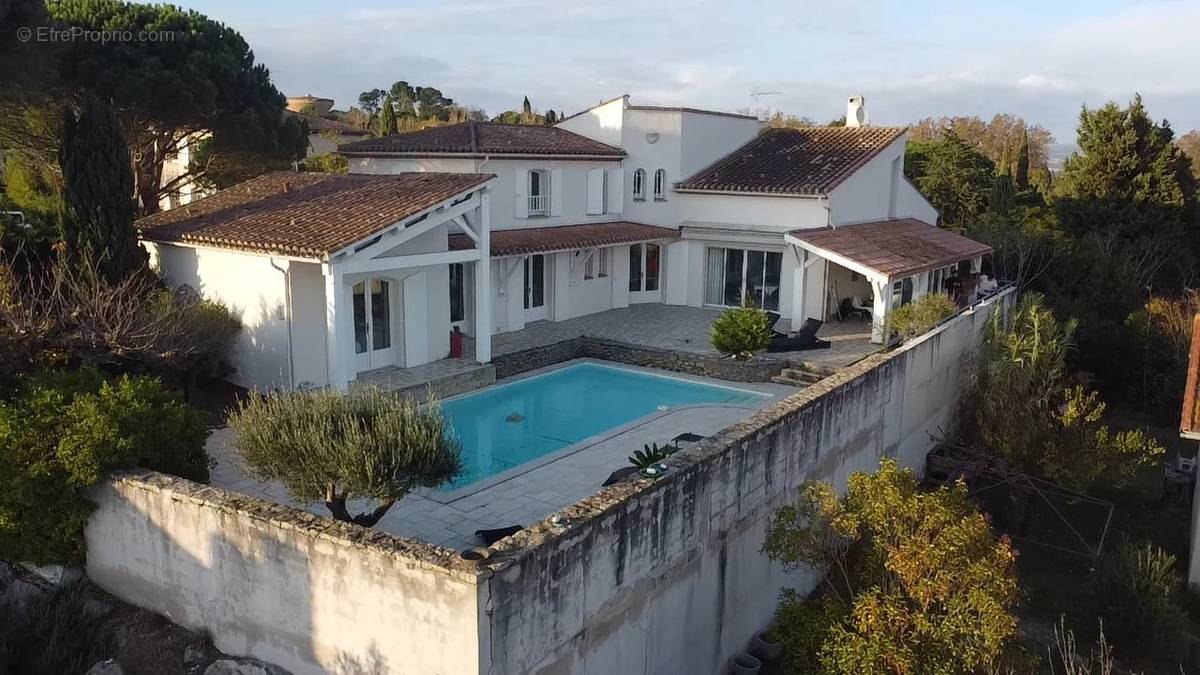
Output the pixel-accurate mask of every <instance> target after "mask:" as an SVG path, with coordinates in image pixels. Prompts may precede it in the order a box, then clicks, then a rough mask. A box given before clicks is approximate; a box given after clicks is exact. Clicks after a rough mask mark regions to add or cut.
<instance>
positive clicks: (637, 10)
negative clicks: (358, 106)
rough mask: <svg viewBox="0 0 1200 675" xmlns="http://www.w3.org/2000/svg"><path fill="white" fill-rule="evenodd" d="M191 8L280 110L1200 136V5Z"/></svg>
mask: <svg viewBox="0 0 1200 675" xmlns="http://www.w3.org/2000/svg"><path fill="white" fill-rule="evenodd" d="M177 1H178V0H177ZM180 4H182V5H184V6H186V7H189V8H192V9H196V10H198V11H200V12H202V13H204V14H206V15H208V16H209V17H211V18H213V19H216V20H219V21H222V22H224V23H226V24H228V25H230V26H232V27H233V28H235V29H237V30H238V31H239V32H241V34H242V35H243V36H244V37H245V38H246V40H247V41H248V42H249V43H250V46H251V47H252V48H253V49H254V51H255V54H256V56H257V58H258V60H259V61H260V62H262V63H265V64H266V65H267V67H268V68H270V70H271V74H272V79H273V80H274V82H275V84H276V86H277V87H278V88H279V89H280V90H281V91H283V93H285V94H287V95H289V96H294V95H303V94H313V95H315V96H324V97H328V98H332V99H334V100H335V105H336V107H338V108H341V109H345V108H347V107H349V106H350V105H352V104H354V103H355V102H356V101H357V99H358V94H359V93H360V92H362V91H365V90H368V89H372V88H376V87H379V88H384V89H386V88H387V87H388V86H390V84H391V83H392V82H394V81H396V80H406V81H408V82H409V83H410V84H414V85H417V84H420V85H427V86H434V87H437V88H438V89H440V90H441V91H442V93H443V94H445V95H446V96H449V97H450V98H453V99H455V101H457V102H459V103H463V104H467V105H472V106H479V107H482V108H484V109H485V110H487V111H488V112H489V113H490V114H496V113H499V112H502V111H504V110H508V109H514V108H519V106H520V104H521V98H522V96H528V97H529V99H530V101H531V102H532V103H533V106H534V107H535V108H536V109H539V110H546V109H554V110H556V111H560V112H562V111H566V112H568V113H572V112H578V111H579V110H582V109H585V108H587V107H589V106H591V105H594V104H595V103H597V102H599V101H601V100H603V99H608V98H612V97H614V96H619V95H621V94H629V95H630V100H631V101H632V102H633V103H635V104H645V105H651V104H653V105H685V106H691V107H698V108H714V109H719V110H737V109H742V108H751V109H756V110H757V109H762V108H770V109H773V110H782V111H785V112H787V113H791V114H796V115H805V116H808V117H811V118H813V119H816V120H818V121H821V122H824V121H827V120H829V119H832V118H834V117H838V116H840V115H841V114H843V113H844V112H845V101H846V98H847V96H849V95H851V94H862V95H863V96H865V97H866V105H867V109H868V112H869V114H870V118H871V122H872V123H875V124H907V123H910V122H913V121H916V120H918V119H921V118H923V117H929V116H940V115H980V116H983V117H990V116H991V115H993V114H995V113H999V112H1007V113H1013V114H1016V115H1020V116H1021V117H1024V118H1025V119H1026V120H1028V121H1030V122H1032V123H1036V124H1040V125H1042V126H1044V127H1046V128H1048V129H1049V130H1050V131H1051V132H1052V133H1053V134H1054V135H1055V137H1056V140H1057V141H1058V142H1061V143H1070V142H1072V141H1073V140H1074V137H1075V126H1076V123H1077V121H1078V117H1079V111H1080V107H1081V106H1082V105H1088V106H1093V107H1094V106H1097V105H1101V104H1103V103H1104V102H1106V101H1109V100H1115V101H1118V102H1120V103H1124V102H1126V101H1128V100H1130V99H1131V98H1132V97H1133V96H1134V94H1135V93H1139V92H1140V93H1141V94H1142V97H1143V100H1144V101H1145V102H1146V105H1147V107H1148V109H1149V111H1150V114H1151V116H1152V117H1154V118H1157V119H1164V118H1165V119H1167V120H1169V121H1170V122H1171V124H1172V126H1173V127H1174V128H1175V130H1176V132H1177V133H1183V132H1186V131H1188V130H1190V129H1194V128H1200V67H1198V64H1200V32H1198V31H1197V26H1200V0H1183V1H1171V2H1117V1H1115V0H1089V1H1087V2H1081V1H1078V0H1040V1H1037V2H1033V1H1028V0H1010V1H1007V2H975V1H972V0H959V1H957V2H932V1H925V0H904V1H903V2H900V1H899V0H897V1H895V2H877V1H875V0H854V1H847V0H822V1H820V2H810V1H808V0H740V1H737V2H729V1H725V2H717V1H714V0H682V1H680V2H663V1H659V2H647V1H645V0H643V1H641V2H626V1H625V0H500V1H494V0H493V1H486V2H485V1H483V0H444V1H440V2H435V1H432V0H416V1H410V0H402V1H396V0H392V1H390V2H384V1H381V0H357V1H354V0H344V1H343V2H329V1H328V0H320V1H318V0H183V1H182V2H181V3H180ZM755 91H758V92H779V93H760V95H759V96H757V97H754V96H752V93H753V92H755Z"/></svg>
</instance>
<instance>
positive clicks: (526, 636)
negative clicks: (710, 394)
mask: <svg viewBox="0 0 1200 675" xmlns="http://www.w3.org/2000/svg"><path fill="white" fill-rule="evenodd" d="M1009 297H1010V296H1009V295H1007V294H1006V295H1005V300H1003V302H1007V301H1008V300H1007V298H1009ZM997 304H998V303H992V304H989V305H986V306H984V307H981V308H979V309H976V310H973V311H971V312H968V313H967V314H964V315H963V316H961V317H959V318H957V319H955V320H953V321H951V322H949V323H948V324H946V325H944V326H941V327H939V328H938V329H936V330H935V331H933V332H932V333H930V334H929V335H927V336H925V337H923V338H920V339H918V340H915V341H912V342H911V343H909V344H906V345H905V346H904V347H902V348H901V349H899V350H898V351H896V352H894V353H892V354H886V355H883V354H881V355H877V356H873V357H870V358H868V359H867V360H866V361H864V362H862V363H860V364H856V365H855V366H852V367H850V368H848V369H846V370H844V371H842V372H841V373H838V374H837V375H835V376H833V377H831V378H829V379H827V380H825V381H823V382H822V383H820V384H818V385H816V386H814V387H810V388H809V389H806V390H804V391H801V392H799V393H797V394H795V395H794V396H792V397H789V398H788V399H786V400H785V401H782V402H781V403H779V404H777V405H776V406H773V407H772V408H769V409H767V410H764V411H761V412H759V413H757V414H755V415H754V416H753V417H751V418H750V419H748V420H746V421H745V422H742V423H741V424H739V425H737V426H735V427H733V428H731V429H729V430H727V431H726V432H724V433H722V434H720V435H719V436H717V437H715V438H714V439H712V440H711V441H709V442H707V443H704V444H702V445H700V446H699V447H697V448H695V449H691V450H688V451H685V452H684V453H683V454H681V455H677V456H676V457H675V458H673V461H672V465H673V470H672V473H669V474H668V475H667V477H665V478H664V479H663V480H661V481H659V482H658V483H655V484H654V485H650V486H639V485H629V484H626V485H618V486H614V487H613V488H609V489H607V490H605V491H603V492H602V493H600V494H598V495H596V496H595V497H593V498H591V499H590V500H589V502H587V503H586V504H579V505H576V506H574V507H572V508H570V509H568V510H567V514H568V515H569V516H570V523H571V524H570V528H569V530H568V531H567V532H565V533H562V534H558V535H555V534H549V533H546V532H545V531H542V532H540V533H536V534H535V533H529V532H527V533H521V534H518V535H516V536H515V537H514V538H512V539H511V540H509V543H508V545H507V546H506V549H507V552H506V555H505V558H504V561H503V562H502V563H499V564H498V569H497V571H496V574H495V576H493V577H491V578H490V579H487V580H486V581H485V582H484V583H485V584H486V586H487V589H486V591H485V593H486V597H488V598H489V612H488V620H489V623H490V630H489V631H488V632H489V634H490V644H489V645H488V648H487V651H488V652H489V655H490V662H489V667H490V668H491V670H490V673H493V674H494V675H515V674H517V673H531V674H534V675H566V674H580V675H582V674H588V675H591V674H595V675H608V674H610V673H622V674H625V675H637V674H651V673H656V674H657V673H689V674H696V675H706V674H712V675H717V674H719V673H725V672H728V668H729V666H728V663H729V658H730V656H731V655H732V654H734V653H735V652H737V651H740V650H742V649H744V648H745V646H746V645H747V644H748V643H749V641H750V640H751V638H752V636H753V634H754V633H755V632H756V631H758V630H761V629H762V628H764V627H765V626H766V625H767V624H768V623H769V622H770V620H771V618H772V616H773V614H774V611H775V607H776V603H777V602H778V598H779V590H780V588H782V587H785V586H791V587H795V588H798V589H799V590H801V591H808V590H809V589H811V588H812V587H813V586H814V585H815V584H816V583H817V577H816V575H814V574H811V573H798V574H797V573H791V574H789V573H787V572H785V571H784V570H783V568H782V567H781V566H780V565H777V564H775V563H772V562H771V561H770V560H768V559H767V557H766V556H764V555H763V554H762V552H761V547H762V542H763V537H764V534H765V531H766V527H767V523H768V520H769V517H770V515H771V514H772V513H773V512H774V510H775V509H776V508H778V507H780V506H783V505H785V504H789V503H794V501H795V499H796V498H797V496H798V492H799V486H800V485H801V484H802V483H803V482H804V481H805V480H807V479H821V480H827V481H831V482H833V483H834V485H835V486H837V487H838V488H839V489H844V487H845V485H846V481H847V479H848V477H849V476H850V474H851V473H852V472H854V471H872V470H874V469H876V468H877V467H878V463H879V459H880V458H881V457H883V456H891V457H895V458H897V460H898V461H899V462H900V463H901V465H903V466H906V467H910V468H913V469H916V470H918V471H920V470H921V468H922V467H923V463H924V457H925V453H926V452H927V451H928V450H929V449H930V447H931V446H932V441H931V440H930V437H929V435H930V433H931V432H935V431H937V430H938V429H943V428H949V427H951V426H952V424H953V415H954V412H955V410H956V407H957V404H958V397H959V393H960V391H961V386H962V377H963V369H962V363H963V359H964V357H965V355H966V354H968V353H969V352H970V351H971V350H972V349H973V348H974V347H975V346H976V345H977V343H978V340H979V338H980V335H981V332H982V330H983V328H984V326H985V325H986V323H987V319H988V317H989V316H990V315H991V313H992V311H994V309H995V308H996V307H997Z"/></svg>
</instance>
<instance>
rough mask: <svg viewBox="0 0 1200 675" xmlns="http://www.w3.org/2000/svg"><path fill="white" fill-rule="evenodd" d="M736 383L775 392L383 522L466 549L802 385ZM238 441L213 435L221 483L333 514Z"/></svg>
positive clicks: (690, 411)
mask: <svg viewBox="0 0 1200 675" xmlns="http://www.w3.org/2000/svg"><path fill="white" fill-rule="evenodd" d="M564 323H569V322H564ZM551 325H563V324H551ZM567 337H571V336H567ZM562 339H566V338H562ZM613 339H619V338H615V337H614V338H613ZM562 365H563V364H559V365H557V366H552V367H551V368H557V367H561V366H562ZM626 367H630V368H632V367H631V366H626ZM635 369H636V368H635ZM538 372H544V371H533V372H531V373H527V374H525V375H522V376H519V377H528V376H531V375H536V374H537V373H538ZM672 375H673V376H675V377H680V378H683V379H688V380H693V381H696V382H709V383H714V384H725V385H727V386H729V384H730V383H727V382H721V381H719V380H712V379H709V378H703V377H694V376H690V375H676V374H672ZM733 386H737V387H739V388H743V389H750V390H753V391H758V392H762V393H766V394H771V396H769V397H764V398H763V399H762V400H761V401H760V402H756V403H755V404H754V405H753V406H751V407H737V406H731V405H727V404H721V405H702V406H696V407H682V408H677V409H675V410H671V411H668V412H665V413H658V414H656V415H651V416H649V417H646V418H642V419H641V420H638V421H635V422H632V423H630V424H627V425H625V426H623V427H619V428H618V429H616V430H615V431H614V432H613V433H612V434H611V435H608V436H606V437H602V438H600V439H592V440H589V441H584V442H583V443H580V444H579V448H578V450H576V451H574V452H568V453H565V454H564V455H562V456H559V457H558V458H557V459H554V460H552V461H550V462H547V463H544V464H541V465H538V464H537V462H533V463H531V466H533V467H534V468H531V469H530V470H528V471H525V472H522V473H519V474H518V475H510V477H508V478H507V479H505V480H502V481H500V482H497V483H494V484H489V485H487V486H486V487H484V488H482V489H479V490H478V491H474V490H472V489H471V487H470V486H467V488H466V489H464V490H461V491H458V492H456V493H453V494H448V495H447V494H445V493H435V494H432V495H431V494H430V493H429V492H423V493H414V494H410V495H408V496H407V497H405V498H404V499H403V500H401V501H400V502H399V503H397V504H396V505H395V506H393V507H392V509H391V510H390V511H389V512H388V514H387V515H386V516H384V518H383V520H381V521H380V522H379V524H378V525H376V528H377V529H381V530H384V531H386V532H390V533H392V534H396V535H400V536H405V537H412V538H414V539H420V540H423V541H427V542H430V543H433V544H438V545H441V546H447V547H450V548H454V549H459V550H461V549H465V548H470V547H473V546H479V545H482V543H483V542H481V541H479V539H478V538H477V537H476V536H475V531H476V530H480V529H491V528H500V527H507V526H510V525H529V524H530V523H533V522H536V521H539V520H541V519H543V518H545V517H546V516H548V515H549V514H551V513H553V512H555V511H558V510H559V509H561V508H563V507H565V506H568V505H570V504H573V503H575V502H577V501H579V500H581V499H583V498H585V497H588V496H589V495H591V494H592V493H594V492H595V491H596V490H597V489H599V488H600V486H601V484H602V483H603V482H604V480H605V479H606V478H608V475H609V474H610V473H612V472H613V471H615V470H616V469H620V468H622V467H625V466H628V460H627V458H628V456H629V455H630V454H632V453H633V451H634V450H636V449H640V448H641V447H642V446H643V445H645V444H647V443H658V444H660V445H663V444H666V443H669V442H670V440H671V439H672V438H674V437H675V436H678V435H679V434H681V433H686V432H690V433H694V434H699V435H701V436H711V435H713V434H715V433H716V432H718V431H720V430H722V429H724V428H726V427H728V426H730V425H732V424H734V423H736V422H738V421H739V420H741V419H743V418H745V417H747V416H749V415H750V414H752V413H753V412H754V411H755V410H758V409H760V408H763V407H766V406H769V405H771V404H773V403H775V402H776V401H778V400H779V399H780V398H782V397H784V396H787V395H789V394H791V393H793V392H795V391H796V389H795V388H794V387H789V386H784V385H778V384H764V383H754V384H747V383H737V384H736V385H733ZM235 443H236V436H235V434H234V433H233V432H232V431H231V430H230V429H229V428H227V427H223V428H221V429H218V430H216V431H214V432H213V434H212V435H211V436H210V437H209V440H208V450H209V453H210V455H211V456H212V458H213V459H214V460H215V462H216V466H215V467H214V468H213V470H212V472H211V475H212V484H213V485H214V486H217V487H221V488H225V489H228V490H233V491H235V492H240V493H243V494H247V495H252V496H255V497H259V498H262V499H267V500H270V501H274V502H277V503H281V504H291V505H293V506H297V507H299V508H303V509H306V510H308V511H311V512H312V513H316V514H320V515H328V511H327V510H326V509H325V506H324V505H323V504H310V505H303V504H298V503H296V502H294V501H292V500H291V499H290V498H289V497H288V495H287V492H286V490H284V489H283V486H281V485H279V484H264V483H260V482H258V481H256V480H254V479H253V478H250V477H249V476H248V475H247V474H246V472H245V470H244V468H243V467H242V466H241V463H240V460H239V459H238V457H237V452H236V449H235V448H234V447H233V446H234V444H235ZM572 447H573V448H574V447H575V446H572ZM431 496H432V497H435V498H430V497H431ZM447 497H449V500H447Z"/></svg>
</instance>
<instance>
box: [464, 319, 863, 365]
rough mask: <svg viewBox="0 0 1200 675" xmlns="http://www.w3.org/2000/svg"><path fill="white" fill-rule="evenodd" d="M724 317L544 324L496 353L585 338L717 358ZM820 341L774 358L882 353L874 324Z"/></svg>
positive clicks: (504, 340) (836, 360)
mask: <svg viewBox="0 0 1200 675" xmlns="http://www.w3.org/2000/svg"><path fill="white" fill-rule="evenodd" d="M720 315H721V311H720V310H716V309H704V308H700V307H681V306H677V305H660V304H657V303H654V304H646V305H632V306H630V307H625V308H622V309H613V310H609V311H607V312H599V313H597V314H589V315H587V316H581V317H579V318H576V319H568V320H566V321H539V322H537V323H532V324H529V325H527V326H526V327H525V328H524V329H522V330H518V331H513V332H511V333H501V334H499V335H496V336H494V337H492V353H494V354H497V355H499V354H509V353H512V352H518V351H522V350H525V349H530V348H533V347H541V346H545V345H549V344H553V343H555V342H561V341H563V340H569V339H571V338H576V337H580V336H583V335H586V336H590V337H596V338H604V339H608V340H616V341H618V342H626V343H629V344H635V345H644V346H647V347H659V348H662V349H674V350H677V351H684V352H693V353H697V354H716V353H717V351H716V350H715V349H713V347H712V345H711V344H710V343H709V341H708V334H709V331H710V329H711V328H712V323H713V321H714V320H715V319H716V318H717V317H718V316H720ZM817 337H819V338H822V339H824V340H829V341H830V342H831V343H832V344H831V345H830V348H829V349H811V350H806V351H802V352H780V353H778V354H772V355H771V356H777V357H779V358H781V359H788V360H792V361H808V362H811V363H814V364H817V365H821V366H828V367H832V368H841V367H844V366H848V365H850V364H851V363H854V362H855V361H858V360H859V359H861V358H863V357H864V356H866V355H868V354H871V353H874V352H876V351H878V350H879V348H880V347H879V345H875V344H871V322H870V321H869V320H864V319H846V320H845V321H836V320H834V321H829V322H827V323H826V324H825V325H824V326H821V330H819V331H817ZM467 353H471V352H470V351H468V352H467Z"/></svg>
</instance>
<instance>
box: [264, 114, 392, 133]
mask: <svg viewBox="0 0 1200 675" xmlns="http://www.w3.org/2000/svg"><path fill="white" fill-rule="evenodd" d="M284 114H286V115H290V116H292V117H295V118H296V119H298V120H304V121H305V122H308V130H309V132H310V133H314V134H315V133H321V132H323V131H332V132H333V133H335V134H338V135H339V136H370V135H371V132H369V131H365V130H363V129H359V128H358V127H356V126H354V125H353V124H347V123H345V122H342V121H340V120H331V119H326V118H324V117H317V116H316V115H302V114H300V113H298V112H292V111H291V110H285V111H284Z"/></svg>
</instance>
